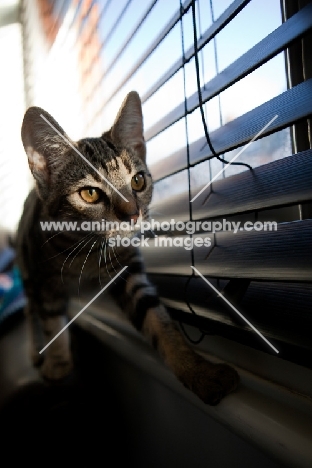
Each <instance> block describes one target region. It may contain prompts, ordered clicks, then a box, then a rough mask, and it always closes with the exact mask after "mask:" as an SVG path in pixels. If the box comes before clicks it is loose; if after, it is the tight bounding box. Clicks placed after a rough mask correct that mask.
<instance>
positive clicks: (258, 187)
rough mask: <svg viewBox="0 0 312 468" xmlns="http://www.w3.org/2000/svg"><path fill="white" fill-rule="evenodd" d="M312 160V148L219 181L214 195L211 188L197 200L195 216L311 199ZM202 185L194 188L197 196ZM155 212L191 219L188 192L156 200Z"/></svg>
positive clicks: (163, 216)
mask: <svg viewBox="0 0 312 468" xmlns="http://www.w3.org/2000/svg"><path fill="white" fill-rule="evenodd" d="M311 161H312V150H307V151H303V152H301V153H298V154H294V155H293V156H288V157H286V158H283V159H280V160H278V161H273V162H271V163H268V164H264V165H263V166H260V167H257V168H256V169H254V170H253V171H252V172H251V171H246V172H243V173H240V174H236V175H233V176H230V177H227V178H226V179H221V180H216V181H215V182H213V183H212V191H211V194H210V195H209V192H210V190H211V188H207V189H206V190H205V191H204V192H203V193H202V194H201V195H199V197H198V198H197V199H196V200H194V202H193V204H192V217H193V219H201V218H205V219H209V218H215V217H218V216H225V215H232V214H238V213H244V212H248V211H252V210H260V209H265V208H273V207H277V206H282V205H287V204H294V203H301V202H303V201H308V200H311V199H312V183H311V181H312V164H311ZM202 188H203V186H201V187H198V189H197V190H196V191H195V190H194V193H193V196H195V195H196V193H198V192H199V191H200V190H201V189H202ZM195 192H196V193H195ZM208 195H209V199H207V201H206V202H205V200H206V198H207V196H208ZM204 202H205V203H204ZM153 212H155V214H156V215H155V216H154V218H155V219H156V220H157V221H162V220H166V219H169V218H175V219H179V220H180V221H186V220H188V219H189V204H188V191H185V192H183V193H182V194H179V195H176V196H172V197H168V198H166V199H164V200H161V201H160V202H158V203H153V204H152V205H151V214H153ZM158 213H160V214H158Z"/></svg>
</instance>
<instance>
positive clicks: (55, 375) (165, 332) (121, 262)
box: [16, 91, 239, 405]
mask: <svg viewBox="0 0 312 468" xmlns="http://www.w3.org/2000/svg"><path fill="white" fill-rule="evenodd" d="M21 134H22V141H23V145H24V148H25V152H26V154H27V157H28V162H29V167H30V170H31V172H32V174H33V176H34V179H35V188H34V189H33V190H32V191H31V192H30V194H29V195H28V198H27V199H26V201H25V204H24V211H23V213H22V216H21V219H20V223H19V227H18V231H17V239H16V242H17V261H18V265H19V268H20V271H21V275H22V280H23V284H24V289H25V293H26V295H27V299H28V301H27V306H26V309H25V314H26V317H27V323H28V325H29V330H30V335H31V358H32V361H33V364H34V365H36V366H40V370H41V373H42V376H43V377H44V378H46V379H47V380H49V381H54V380H59V379H63V378H65V377H66V376H67V375H69V374H70V372H71V371H72V368H73V360H72V355H71V350H70V336H69V331H68V328H67V329H66V330H64V331H63V332H62V333H61V334H60V335H59V336H58V338H57V339H55V340H54V341H53V342H52V343H51V344H50V345H49V346H48V347H47V349H46V350H45V353H44V356H43V353H42V354H40V353H39V351H40V350H41V349H42V346H43V344H46V343H49V342H50V341H51V340H52V339H53V338H54V337H55V336H56V335H57V333H59V332H60V331H61V330H62V329H63V327H64V326H65V324H66V323H67V322H66V310H67V305H68V301H69V298H70V290H69V289H68V287H67V285H68V284H71V283H74V284H76V285H77V281H78V279H79V282H80V275H81V273H82V270H83V274H84V275H85V276H87V277H89V278H93V279H95V280H96V281H97V283H98V282H99V272H100V278H102V284H106V283H108V282H109V281H110V279H111V278H112V277H113V276H115V275H116V272H118V271H120V270H121V269H122V266H125V265H127V266H128V267H127V269H126V270H125V271H124V272H123V273H122V275H121V276H122V277H119V278H118V279H117V280H116V284H115V285H111V286H110V288H109V289H108V291H109V293H110V294H111V295H112V296H113V298H114V299H115V300H116V301H117V303H118V304H119V305H120V307H121V308H122V310H123V311H124V312H125V313H126V315H127V317H128V318H129V320H130V322H131V323H132V324H133V326H134V327H135V328H136V329H137V330H139V331H140V332H142V334H143V335H144V336H145V337H146V339H147V340H149V341H150V343H151V345H152V346H153V347H154V348H155V349H156V350H157V351H158V353H159V354H160V356H161V357H162V359H163V361H164V363H165V364H166V365H167V366H168V367H169V368H170V369H171V371H172V372H173V373H174V375H175V376H176V377H177V379H179V380H180V381H181V382H182V384H183V385H184V386H185V387H187V388H188V389H189V390H191V391H192V392H193V393H195V394H196V395H197V396H198V397H199V398H200V399H201V400H202V401H204V402H205V403H207V404H210V405H215V404H217V403H218V402H219V401H220V400H221V399H222V398H223V397H224V396H225V395H227V394H228V393H230V392H232V391H233V390H235V389H236V387H237V385H238V382H239V377H238V374H237V372H236V371H235V370H234V369H233V368H232V367H230V366H228V365H227V364H212V363H210V362H208V361H207V360H205V359H204V358H203V357H201V356H200V355H199V354H198V353H196V352H195V351H194V350H193V348H191V347H190V346H189V344H188V343H187V342H186V340H185V339H184V336H183V335H182V334H181V332H180V330H179V328H178V327H177V326H176V324H175V323H174V322H173V321H172V320H171V318H170V316H169V314H168V312H167V311H166V309H165V307H164V306H163V305H162V304H161V302H160V300H159V298H158V295H157V293H156V290H155V287H154V286H153V285H152V284H151V283H150V281H149V280H148V278H147V275H146V273H145V268H144V261H143V258H142V255H141V253H140V250H139V248H136V247H133V246H130V247H127V248H126V247H122V246H121V247H117V248H116V249H114V252H113V253H112V254H111V256H110V261H109V262H102V263H101V260H102V257H103V248H105V249H106V245H107V242H108V239H109V238H110V237H112V236H116V235H117V234H119V235H120V236H121V237H130V236H133V234H135V232H133V231H131V230H130V229H127V224H129V226H130V223H132V224H136V225H139V224H140V222H141V221H142V220H148V219H149V208H148V207H149V204H150V202H151V198H152V191H153V182H152V178H151V174H150V173H149V170H148V168H147V165H146V145H145V141H144V135H143V115H142V104H141V100H140V97H139V94H138V93H137V92H136V91H132V92H130V93H129V94H128V95H127V96H126V98H125V100H124V101H123V103H122V105H121V108H120V110H119V112H118V114H117V117H116V119H115V121H114V124H113V125H112V127H111V128H110V130H108V131H106V132H105V133H103V135H102V136H100V137H99V138H84V139H81V140H79V141H77V142H74V141H72V140H71V139H70V138H69V137H68V136H67V135H66V133H65V132H64V130H63V129H62V128H61V127H60V125H59V124H58V123H57V122H56V121H55V120H54V118H53V117H52V116H51V115H49V114H48V113H47V112H46V111H45V110H43V109H41V108H39V107H30V108H29V109H28V110H27V111H26V113H25V116H24V119H23V123H22V131H21ZM75 149H76V150H77V151H75ZM77 152H79V153H80V154H82V155H83V156H84V157H85V158H86V159H87V160H88V161H89V163H90V164H91V165H92V167H90V165H89V164H87V163H86V161H85V160H84V159H83V158H82V157H80V156H79V154H77ZM109 182H110V184H111V185H110V184H109ZM125 199H127V200H128V201H126V200H125ZM73 219H74V220H80V221H83V220H93V221H94V220H98V221H102V220H103V219H105V220H107V221H115V222H121V221H122V222H123V225H125V223H126V228H123V229H121V230H119V231H116V230H114V231H113V230H112V231H105V232H91V233H88V234H86V233H85V232H81V231H67V232H64V231H62V232H61V233H56V234H55V233H51V232H48V231H43V230H42V229H41V228H40V221H42V220H50V221H51V220H73ZM86 252H88V254H87V255H86ZM70 255H72V257H73V258H74V260H73V259H71V261H69V260H70V258H71V257H70ZM67 259H68V261H67ZM42 339H44V341H42Z"/></svg>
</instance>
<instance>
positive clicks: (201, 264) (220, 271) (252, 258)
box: [142, 220, 312, 282]
mask: <svg viewBox="0 0 312 468" xmlns="http://www.w3.org/2000/svg"><path fill="white" fill-rule="evenodd" d="M197 237H210V238H211V240H212V245H211V247H194V261H195V267H196V268H197V269H198V270H199V271H200V272H201V273H202V274H203V275H205V276H209V277H213V278H226V279H229V278H248V279H255V280H263V281H294V282H296V281H301V282H311V277H312V220H304V221H297V222H292V223H285V224H279V225H278V229H277V231H272V232H270V231H266V232H265V231H262V232H257V231H251V232H246V231H244V232H242V231H239V232H238V233H237V234H233V232H218V233H216V234H215V235H214V236H213V235H211V234H209V233H208V232H207V233H206V234H204V235H201V236H197ZM154 242H155V241H154V240H152V239H150V241H149V247H143V248H142V252H143V255H144V258H145V263H146V269H147V272H148V273H158V274H168V275H172V274H176V275H190V274H191V273H192V270H191V264H192V263H191V254H190V251H187V250H185V249H184V248H183V247H174V246H173V247H162V248H160V247H154V246H153V245H154ZM158 242H159V239H158Z"/></svg>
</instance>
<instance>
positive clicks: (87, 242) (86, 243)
mask: <svg viewBox="0 0 312 468" xmlns="http://www.w3.org/2000/svg"><path fill="white" fill-rule="evenodd" d="M90 235H91V234H88V236H90ZM92 239H94V236H92V237H91V239H89V240H87V241H86V242H85V243H84V244H83V246H82V247H81V249H79V250H78V252H77V253H76V254H75V255H74V257H73V258H72V260H71V262H70V264H69V266H68V268H70V267H71V265H72V263H73V261H74V260H75V258H76V257H77V255H78V254H79V253H80V252H81V251H82V249H83V248H84V247H85V246H86V245H88V244H89V242H91V241H92Z"/></svg>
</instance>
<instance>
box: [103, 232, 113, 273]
mask: <svg viewBox="0 0 312 468" xmlns="http://www.w3.org/2000/svg"><path fill="white" fill-rule="evenodd" d="M107 244H108V239H105V247H104V261H105V267H106V271H107V274H108V276H109V277H110V279H112V277H111V274H110V272H109V271H108V268H107V259H106V247H107Z"/></svg>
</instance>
